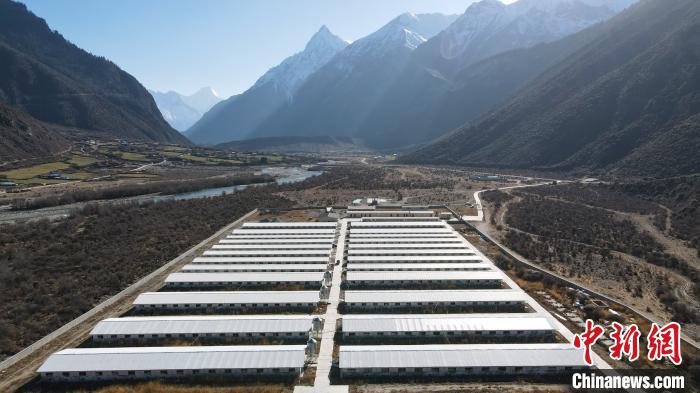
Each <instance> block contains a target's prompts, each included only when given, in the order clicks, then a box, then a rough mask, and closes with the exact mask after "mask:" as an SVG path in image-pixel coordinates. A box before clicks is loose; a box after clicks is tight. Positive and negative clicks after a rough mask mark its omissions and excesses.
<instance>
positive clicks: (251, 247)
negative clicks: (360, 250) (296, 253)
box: [212, 243, 331, 251]
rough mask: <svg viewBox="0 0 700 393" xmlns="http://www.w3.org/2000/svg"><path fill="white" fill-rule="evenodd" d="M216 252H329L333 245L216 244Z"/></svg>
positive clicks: (213, 247)
mask: <svg viewBox="0 0 700 393" xmlns="http://www.w3.org/2000/svg"><path fill="white" fill-rule="evenodd" d="M212 249H215V250H328V251H330V249H331V244H330V243H328V244H315V243H309V244H215V245H214V246H212Z"/></svg>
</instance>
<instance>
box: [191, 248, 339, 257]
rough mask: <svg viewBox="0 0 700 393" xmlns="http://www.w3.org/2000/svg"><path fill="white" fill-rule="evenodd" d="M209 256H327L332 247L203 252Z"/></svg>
mask: <svg viewBox="0 0 700 393" xmlns="http://www.w3.org/2000/svg"><path fill="white" fill-rule="evenodd" d="M202 255H204V256H207V255H210V256H225V255H229V256H232V257H233V256H240V257H244V256H251V257H264V256H324V255H325V256H326V257H328V256H329V255H330V249H326V250H207V251H204V252H203V253H202Z"/></svg>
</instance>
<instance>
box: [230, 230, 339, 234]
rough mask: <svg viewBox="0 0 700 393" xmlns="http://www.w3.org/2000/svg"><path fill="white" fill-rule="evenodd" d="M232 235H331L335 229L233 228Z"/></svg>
mask: <svg viewBox="0 0 700 393" xmlns="http://www.w3.org/2000/svg"><path fill="white" fill-rule="evenodd" d="M232 233H233V234H234V235H311V234H316V235H329V234H330V235H332V234H335V229H325V228H318V229H234V230H233V232H232Z"/></svg>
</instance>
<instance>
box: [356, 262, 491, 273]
mask: <svg viewBox="0 0 700 393" xmlns="http://www.w3.org/2000/svg"><path fill="white" fill-rule="evenodd" d="M346 268H347V270H365V271H382V270H385V271H397V270H492V269H493V265H491V264H490V263H486V262H477V263H474V262H472V263H348V264H347V265H346Z"/></svg>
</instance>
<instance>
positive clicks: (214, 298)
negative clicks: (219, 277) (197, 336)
mask: <svg viewBox="0 0 700 393" xmlns="http://www.w3.org/2000/svg"><path fill="white" fill-rule="evenodd" d="M318 301H319V293H318V292H317V291H209V292H145V293H142V294H140V295H139V296H138V297H137V298H136V300H134V305H137V306H138V305H151V304H153V305H172V304H270V303H274V304H277V303H279V304H288V303H317V302H318Z"/></svg>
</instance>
